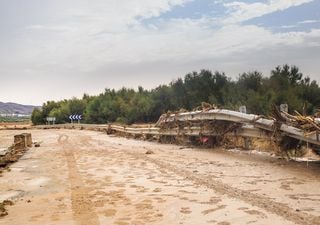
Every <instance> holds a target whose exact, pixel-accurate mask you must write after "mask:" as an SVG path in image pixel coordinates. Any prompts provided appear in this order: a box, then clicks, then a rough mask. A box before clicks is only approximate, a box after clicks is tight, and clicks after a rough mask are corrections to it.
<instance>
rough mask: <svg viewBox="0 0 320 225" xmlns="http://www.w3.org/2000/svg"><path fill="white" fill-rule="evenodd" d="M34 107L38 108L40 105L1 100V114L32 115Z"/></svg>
mask: <svg viewBox="0 0 320 225" xmlns="http://www.w3.org/2000/svg"><path fill="white" fill-rule="evenodd" d="M34 108H38V106H33V105H21V104H17V103H12V102H8V103H4V102H0V114H18V115H31V113H32V111H33V109H34Z"/></svg>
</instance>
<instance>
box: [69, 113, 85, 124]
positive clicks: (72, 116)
mask: <svg viewBox="0 0 320 225" xmlns="http://www.w3.org/2000/svg"><path fill="white" fill-rule="evenodd" d="M69 119H70V120H71V123H72V122H73V121H74V120H78V123H80V120H82V115H77V114H74V115H70V116H69Z"/></svg>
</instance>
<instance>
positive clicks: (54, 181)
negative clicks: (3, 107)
mask: <svg viewBox="0 0 320 225" xmlns="http://www.w3.org/2000/svg"><path fill="white" fill-rule="evenodd" d="M28 132H31V133H32V135H33V139H34V140H36V141H42V144H41V147H39V148H31V149H30V150H29V151H28V152H27V153H26V154H25V155H24V156H23V157H22V158H21V159H20V161H19V162H17V163H15V164H13V165H12V166H11V167H10V171H6V172H4V173H3V174H2V177H0V201H2V200H4V199H10V200H12V201H13V202H14V205H12V206H8V207H7V209H8V213H9V215H8V216H5V217H3V218H0V224H1V225H2V224H3V225H7V224H12V225H18V224H19V225H20V224H26V225H29V224H81V225H82V224H83V225H96V224H101V225H102V224H116V225H129V224H132V225H133V224H136V225H140V224H162V225H171V224H172V225H174V224H190V225H195V224H199V225H200V224H219V225H227V224H320V206H319V203H320V189H319V187H320V179H319V172H320V167H319V165H314V164H311V165H310V166H309V167H308V168H307V167H306V163H292V162H286V161H283V160H278V159H274V158H268V157H265V156H256V155H248V154H241V153H230V152H226V151H224V150H219V149H214V150H213V149H211V150H203V149H197V148H188V147H181V146H176V145H167V144H158V143H152V142H144V141H137V140H130V139H125V138H119V137H114V136H107V135H106V134H103V133H99V132H93V131H77V130H31V131H28ZM18 133H21V132H20V131H0V143H1V145H5V144H7V143H10V141H11V140H12V139H13V135H14V134H18ZM148 150H152V151H153V152H154V154H148V155H147V154H145V153H146V152H147V151H148Z"/></svg>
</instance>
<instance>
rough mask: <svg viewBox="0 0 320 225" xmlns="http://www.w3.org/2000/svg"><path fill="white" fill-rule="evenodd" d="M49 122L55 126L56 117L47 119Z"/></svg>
mask: <svg viewBox="0 0 320 225" xmlns="http://www.w3.org/2000/svg"><path fill="white" fill-rule="evenodd" d="M46 120H47V122H48V123H49V124H50V122H52V124H54V123H55V122H56V118H55V117H47V118H46Z"/></svg>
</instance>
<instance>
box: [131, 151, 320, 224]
mask: <svg viewBox="0 0 320 225" xmlns="http://www.w3.org/2000/svg"><path fill="white" fill-rule="evenodd" d="M125 154H128V155H131V156H133V157H135V158H137V159H143V160H146V161H148V162H151V163H153V164H155V165H157V166H159V167H160V168H161V169H164V170H167V171H170V172H173V173H175V174H177V175H179V176H181V177H184V178H185V179H187V180H190V181H192V182H193V183H195V184H197V185H202V186H205V187H207V188H209V189H212V190H214V191H215V192H216V193H218V194H222V195H226V196H228V197H230V198H235V199H239V200H241V201H244V202H246V203H248V204H250V205H252V206H256V207H259V208H261V209H264V210H265V211H267V212H269V213H272V214H275V215H278V216H280V217H282V218H284V219H285V220H288V221H291V222H294V223H296V224H301V225H320V216H313V215H310V214H307V213H303V212H297V211H296V210H295V209H292V208H290V207H289V206H288V205H286V204H283V203H281V202H276V201H273V200H272V199H271V198H268V197H265V196H262V195H258V194H254V193H252V192H249V191H245V190H241V189H238V188H235V187H232V186H229V185H227V184H224V183H223V182H221V181H218V180H215V179H213V178H212V177H210V176H201V175H195V174H194V173H193V172H191V171H188V170H185V169H182V168H179V167H177V166H174V165H172V164H170V163H166V162H163V161H160V160H157V159H154V158H152V157H148V156H146V155H145V154H143V153H133V152H127V151H126V152H125Z"/></svg>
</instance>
